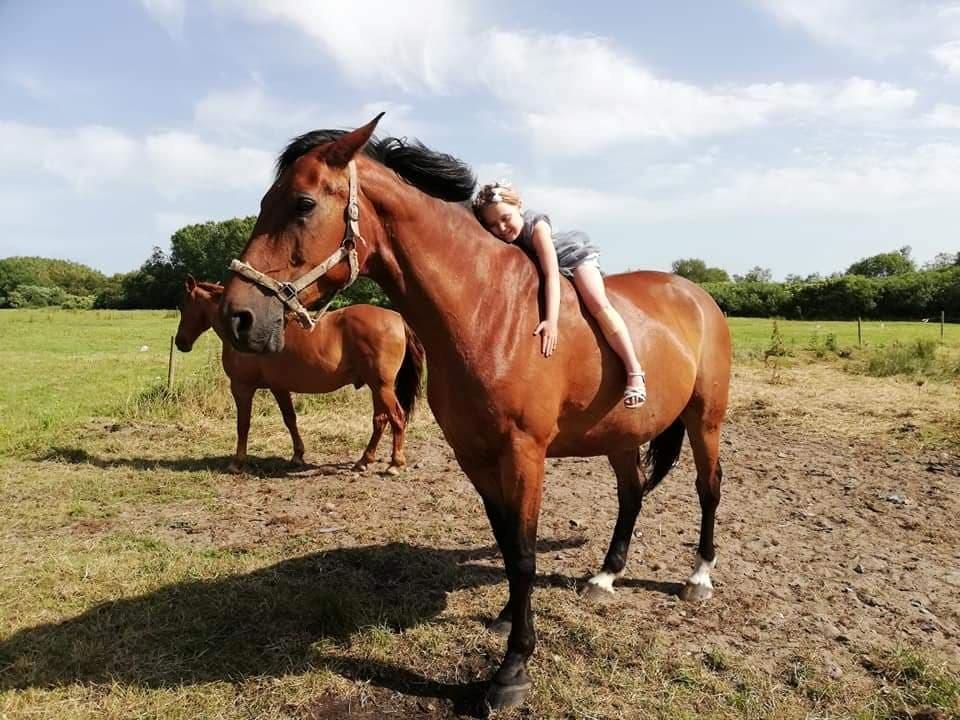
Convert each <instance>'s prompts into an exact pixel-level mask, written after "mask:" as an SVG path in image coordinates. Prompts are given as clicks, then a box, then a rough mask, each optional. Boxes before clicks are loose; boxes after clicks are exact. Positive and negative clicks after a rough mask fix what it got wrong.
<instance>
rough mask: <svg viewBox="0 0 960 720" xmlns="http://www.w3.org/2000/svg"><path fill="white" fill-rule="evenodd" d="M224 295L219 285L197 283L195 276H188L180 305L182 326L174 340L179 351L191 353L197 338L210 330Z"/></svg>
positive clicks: (179, 327)
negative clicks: (217, 307)
mask: <svg viewBox="0 0 960 720" xmlns="http://www.w3.org/2000/svg"><path fill="white" fill-rule="evenodd" d="M222 293H223V288H222V287H220V286H219V285H214V284H213V283H201V282H197V281H196V280H194V278H193V275H187V279H186V282H185V283H184V294H183V301H182V302H181V303H180V324H179V325H178V326H177V336H176V338H175V339H174V342H175V343H176V345H177V349H178V350H180V351H181V352H190V351H191V350H192V349H193V344H194V343H195V342H196V341H197V338H198V337H200V336H201V335H203V334H204V333H205V332H206V331H207V330H209V329H210V326H211V324H212V323H211V318H212V317H213V314H214V312H215V311H216V306H217V304H218V303H219V302H220V296H221V294H222ZM212 311H213V312H212Z"/></svg>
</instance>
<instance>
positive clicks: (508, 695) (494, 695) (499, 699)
mask: <svg viewBox="0 0 960 720" xmlns="http://www.w3.org/2000/svg"><path fill="white" fill-rule="evenodd" d="M528 692H530V681H529V680H527V681H526V682H518V683H514V684H512V685H501V684H500V683H498V682H497V681H496V680H494V681H492V682H491V683H490V687H489V688H488V689H487V695H486V697H485V698H484V701H485V704H486V706H487V708H488V709H489V710H490V711H491V712H492V711H495V710H505V709H506V708H511V707H516V706H517V705H520V704H521V703H522V702H523V701H524V699H525V698H526V697H527V693H528Z"/></svg>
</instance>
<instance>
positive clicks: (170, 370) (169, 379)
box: [167, 335, 173, 390]
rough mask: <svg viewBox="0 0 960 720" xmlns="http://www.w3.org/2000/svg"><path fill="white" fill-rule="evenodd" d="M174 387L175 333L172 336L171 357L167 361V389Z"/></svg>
mask: <svg viewBox="0 0 960 720" xmlns="http://www.w3.org/2000/svg"><path fill="white" fill-rule="evenodd" d="M172 387H173V335H171V336H170V359H169V360H168V361H167V390H170V389H171V388H172Z"/></svg>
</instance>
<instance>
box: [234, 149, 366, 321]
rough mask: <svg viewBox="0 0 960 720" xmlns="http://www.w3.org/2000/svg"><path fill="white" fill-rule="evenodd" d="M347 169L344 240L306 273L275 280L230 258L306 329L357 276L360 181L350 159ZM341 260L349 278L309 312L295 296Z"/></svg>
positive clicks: (358, 264) (244, 275)
mask: <svg viewBox="0 0 960 720" xmlns="http://www.w3.org/2000/svg"><path fill="white" fill-rule="evenodd" d="M347 171H348V178H349V193H350V199H349V200H348V201H347V208H346V213H345V214H346V216H347V229H346V230H345V231H344V234H343V240H342V241H341V242H340V247H339V248H337V250H336V251H335V252H334V253H333V254H332V255H331V256H330V257H328V258H327V259H326V260H324V261H323V262H322V263H320V264H319V265H317V266H316V267H315V268H314V269H313V270H311V271H310V272H308V273H307V274H306V275H301V276H300V277H299V278H297V279H296V280H291V281H288V282H286V281H279V280H274V279H273V278H272V277H269V276H267V275H264V274H263V273H262V272H260V271H259V270H257V269H255V268H254V267H253V266H251V265H248V264H247V263H245V262H241V261H240V260H233V261H232V262H231V263H230V270H232V271H233V272H235V273H237V274H238V275H242V276H243V277H245V278H247V280H250V281H251V282H253V283H255V284H256V285H259V286H260V287H262V288H265V289H267V290H269V291H270V292H272V293H273V294H274V295H276V296H277V299H278V300H279V301H280V302H281V303H283V305H284V306H285V307H286V308H287V309H288V310H289V311H290V312H292V313H293V314H294V315H296V317H297V320H298V321H299V322H300V324H301V325H302V326H303V327H304V328H306V329H307V330H313V328H314V326H315V325H316V324H317V321H318V320H319V319H320V318H321V317H322V316H323V314H324V313H325V312H326V311H327V308H328V307H330V303H332V302H333V300H334V298H336V296H337V294H338V293H341V292H343V291H344V290H346V289H347V288H348V287H350V286H351V285H353V283H354V281H355V280H356V279H357V275H359V273H360V263H359V261H358V260H357V241H358V240H359V241H360V242H362V243H365V242H366V241H365V240H364V239H363V236H362V235H361V234H360V203H359V202H358V201H357V190H358V188H359V186H360V183H359V181H358V180H357V166H356V165H355V164H354V162H353V160H351V161H350V162H349V163H347ZM342 260H346V261H347V263H348V265H349V266H350V278H349V279H348V280H347V282H346V284H345V285H342V286H341V287H339V288H337V289H336V291H334V293H333V295H332V296H331V297H330V299H329V300H328V301H327V304H326V305H324V306H323V307H322V308H321V309H320V311H319V312H317V314H316V315H311V314H310V311H309V310H307V309H306V308H305V307H304V306H303V304H302V303H301V302H300V298H299V297H297V296H298V295H299V294H300V293H301V292H303V291H304V290H305V289H306V288H308V287H309V286H310V285H312V284H313V283H314V282H316V281H317V280H319V279H320V278H321V277H323V276H324V275H326V274H327V272H328V271H329V270H330V268H332V267H333V266H334V265H337V264H338V263H340V262H341V261H342Z"/></svg>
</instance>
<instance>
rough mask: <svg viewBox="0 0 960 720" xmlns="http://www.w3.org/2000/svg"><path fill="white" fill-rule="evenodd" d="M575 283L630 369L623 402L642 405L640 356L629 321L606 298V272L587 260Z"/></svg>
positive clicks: (578, 272)
mask: <svg viewBox="0 0 960 720" xmlns="http://www.w3.org/2000/svg"><path fill="white" fill-rule="evenodd" d="M573 284H574V285H575V286H576V288H577V292H578V293H579V294H580V297H581V299H582V300H583V304H584V305H586V306H587V310H588V311H589V312H590V314H591V315H593V317H594V318H595V319H596V320H597V323H598V324H599V325H600V329H601V330H602V331H603V335H604V337H605V338H606V339H607V342H608V343H609V344H610V347H611V348H613V351H614V352H615V353H616V354H617V355H618V356H619V357H620V359H621V360H622V361H623V366H624V367H625V368H626V370H627V390H626V392H625V393H624V404H625V405H626V406H627V407H630V408H634V407H639V406H640V405H641V404H643V402H644V400H646V387H645V385H644V376H643V368H642V367H641V366H640V360H638V359H637V353H636V351H635V350H634V348H633V341H632V339H631V337H630V331H629V330H628V329H627V325H626V323H625V322H624V321H623V318H622V317H621V316H620V313H618V312H617V311H616V310H615V309H614V307H613V306H612V305H611V304H610V300H609V299H608V298H607V290H606V288H605V287H604V285H603V275H601V274H600V270H599V268H597V267H596V265H593V264H591V263H584V264H583V265H581V266H580V267H578V268H576V269H575V270H574V271H573Z"/></svg>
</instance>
